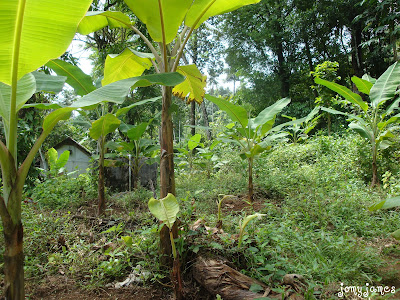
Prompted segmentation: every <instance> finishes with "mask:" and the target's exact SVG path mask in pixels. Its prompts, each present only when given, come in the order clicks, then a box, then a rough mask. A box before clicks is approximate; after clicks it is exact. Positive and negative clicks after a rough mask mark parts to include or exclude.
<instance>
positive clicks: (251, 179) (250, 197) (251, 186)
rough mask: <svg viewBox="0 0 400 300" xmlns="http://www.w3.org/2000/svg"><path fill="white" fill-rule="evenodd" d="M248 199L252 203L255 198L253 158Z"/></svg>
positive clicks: (250, 161) (250, 163)
mask: <svg viewBox="0 0 400 300" xmlns="http://www.w3.org/2000/svg"><path fill="white" fill-rule="evenodd" d="M248 199H249V202H250V203H253V200H254V188H253V158H251V157H250V158H249V195H248Z"/></svg>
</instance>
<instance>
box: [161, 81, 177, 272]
mask: <svg viewBox="0 0 400 300" xmlns="http://www.w3.org/2000/svg"><path fill="white" fill-rule="evenodd" d="M162 97H163V99H162V101H163V102H162V113H161V136H160V145H161V160H160V189H161V190H160V198H164V197H166V196H167V195H168V193H171V194H173V195H175V194H176V192H175V175H174V143H173V124H172V119H171V114H170V111H169V109H170V107H171V104H172V87H166V86H163V87H162ZM172 233H173V236H174V237H177V233H178V230H177V226H176V225H175V224H174V226H173V227H172ZM160 252H161V253H160V254H161V264H162V265H165V266H170V267H172V263H173V260H172V247H171V241H170V235H169V229H168V227H167V226H164V227H163V228H162V229H161V231H160Z"/></svg>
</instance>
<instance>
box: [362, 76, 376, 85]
mask: <svg viewBox="0 0 400 300" xmlns="http://www.w3.org/2000/svg"><path fill="white" fill-rule="evenodd" d="M362 79H364V80H366V81H369V82H371V83H372V84H375V82H376V79H375V78H373V77H371V76H369V75H368V74H364V75H363V77H362Z"/></svg>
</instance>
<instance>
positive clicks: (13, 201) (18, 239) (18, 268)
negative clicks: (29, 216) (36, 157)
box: [0, 164, 25, 300]
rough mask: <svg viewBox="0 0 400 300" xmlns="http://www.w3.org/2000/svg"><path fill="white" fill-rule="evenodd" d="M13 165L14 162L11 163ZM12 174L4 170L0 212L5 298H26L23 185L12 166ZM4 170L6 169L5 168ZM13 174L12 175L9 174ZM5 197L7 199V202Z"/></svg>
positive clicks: (21, 299)
mask: <svg viewBox="0 0 400 300" xmlns="http://www.w3.org/2000/svg"><path fill="white" fill-rule="evenodd" d="M10 165H13V164H10ZM11 169H12V170H10V171H11V172H10V173H12V174H7V175H6V174H5V173H4V172H3V180H4V185H3V195H4V198H2V197H0V205H1V208H0V212H1V220H2V223H3V234H4V244H5V245H4V246H5V249H4V254H3V257H4V296H5V299H11V300H23V299H25V288H24V253H23V234H24V232H23V226H22V222H21V202H22V187H19V186H20V184H18V176H17V175H16V172H15V169H14V168H12V167H11ZM3 171H4V170H3ZM9 175H11V176H9ZM4 199H7V200H8V201H7V204H6V201H4Z"/></svg>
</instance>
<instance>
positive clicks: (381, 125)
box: [378, 114, 400, 130]
mask: <svg viewBox="0 0 400 300" xmlns="http://www.w3.org/2000/svg"><path fill="white" fill-rule="evenodd" d="M399 120H400V114H397V115H394V116H393V117H391V118H390V119H389V120H387V121H384V122H380V123H378V128H379V129H380V130H383V129H385V127H387V126H388V125H390V124H393V123H398V122H399Z"/></svg>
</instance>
